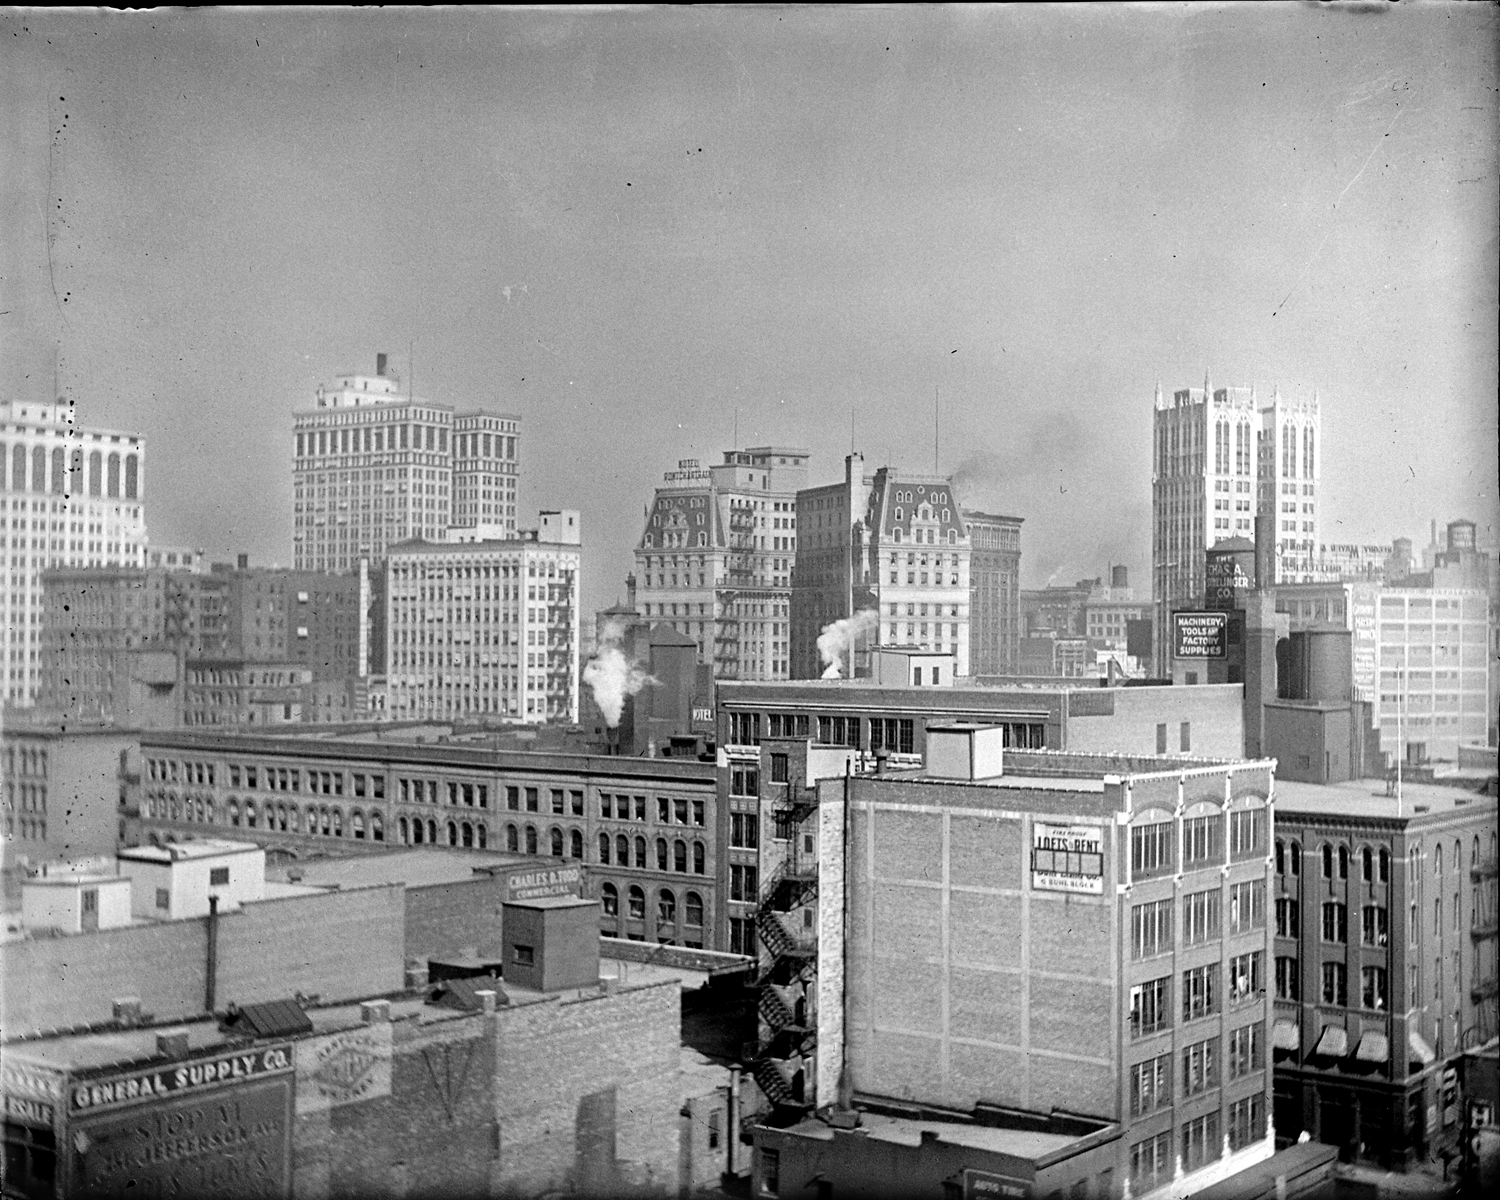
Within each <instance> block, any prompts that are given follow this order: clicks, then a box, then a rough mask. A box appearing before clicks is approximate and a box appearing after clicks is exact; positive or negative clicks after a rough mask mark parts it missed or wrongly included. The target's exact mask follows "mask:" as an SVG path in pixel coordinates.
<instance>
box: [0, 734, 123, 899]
mask: <svg viewBox="0 0 1500 1200" xmlns="http://www.w3.org/2000/svg"><path fill="white" fill-rule="evenodd" d="M133 749H134V739H133V738H132V737H131V736H130V735H129V734H126V733H123V732H120V731H118V730H115V729H111V728H107V727H103V726H94V727H92V728H90V727H87V726H85V727H83V728H79V727H77V726H63V725H58V724H51V723H47V722H44V721H41V720H23V719H20V717H19V716H18V715H12V716H11V717H10V718H8V719H7V721H6V723H5V728H4V730H3V731H0V770H3V773H4V787H5V796H4V806H5V807H4V819H5V826H4V832H5V836H4V839H3V840H0V847H3V852H4V858H3V867H4V869H5V870H6V871H9V870H10V869H11V868H12V867H14V866H15V865H16V864H17V863H18V862H19V861H20V860H23V859H24V860H26V861H27V862H30V863H40V862H48V861H52V860H56V859H63V858H75V859H76V858H89V857H92V856H94V855H99V854H111V855H112V854H113V853H114V851H115V847H116V846H117V845H118V844H119V842H118V839H119V835H120V832H121V828H120V820H119V817H120V809H119V806H120V803H121V802H122V800H123V798H124V790H125V787H126V784H127V782H128V779H129V778H130V776H129V765H130V760H131V754H132V751H133Z"/></svg>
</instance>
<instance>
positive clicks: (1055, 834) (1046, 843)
mask: <svg viewBox="0 0 1500 1200" xmlns="http://www.w3.org/2000/svg"><path fill="white" fill-rule="evenodd" d="M1031 886H1032V887H1034V888H1038V889H1040V890H1042V891H1047V892H1083V893H1086V894H1088V895H1093V896H1102V895H1103V894H1104V831H1103V830H1102V829H1100V828H1099V827H1098V826H1097V825H1047V824H1044V823H1043V822H1041V821H1036V822H1033V823H1032V826H1031Z"/></svg>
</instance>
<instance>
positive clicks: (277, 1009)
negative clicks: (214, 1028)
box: [219, 1000, 313, 1038]
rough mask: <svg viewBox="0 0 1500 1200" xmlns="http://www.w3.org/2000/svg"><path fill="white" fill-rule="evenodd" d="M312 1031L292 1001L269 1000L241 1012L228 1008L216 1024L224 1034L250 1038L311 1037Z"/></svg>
mask: <svg viewBox="0 0 1500 1200" xmlns="http://www.w3.org/2000/svg"><path fill="white" fill-rule="evenodd" d="M312 1028H313V1024H312V1021H310V1020H309V1019H308V1016H307V1014H306V1013H305V1012H303V1011H302V1006H301V1005H300V1004H298V1003H297V1001H295V1000H270V1001H267V1002H266V1003H265V1004H247V1005H245V1006H244V1007H243V1008H241V1007H240V1006H239V1005H237V1004H231V1005H230V1006H229V1009H228V1011H226V1012H225V1014H224V1019H223V1021H221V1022H220V1023H219V1029H220V1030H221V1031H222V1032H224V1033H229V1034H238V1035H239V1036H240V1037H250V1038H272V1037H291V1036H292V1035H294V1034H299V1033H311V1032H312Z"/></svg>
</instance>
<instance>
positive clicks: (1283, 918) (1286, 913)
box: [1276, 896, 1302, 938]
mask: <svg viewBox="0 0 1500 1200" xmlns="http://www.w3.org/2000/svg"><path fill="white" fill-rule="evenodd" d="M1300 912H1301V905H1300V904H1299V903H1298V902H1297V901H1296V900H1293V899H1291V898H1290V897H1289V896H1278V897H1277V899H1276V936H1277V937H1286V938H1296V937H1301V936H1302V923H1301V918H1300Z"/></svg>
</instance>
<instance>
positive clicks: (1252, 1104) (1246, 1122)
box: [1229, 1092, 1266, 1150]
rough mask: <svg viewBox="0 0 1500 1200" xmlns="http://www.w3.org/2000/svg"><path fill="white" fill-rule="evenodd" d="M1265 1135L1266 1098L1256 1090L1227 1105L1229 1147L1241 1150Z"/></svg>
mask: <svg viewBox="0 0 1500 1200" xmlns="http://www.w3.org/2000/svg"><path fill="white" fill-rule="evenodd" d="M1265 1136H1266V1098H1265V1096H1264V1095H1262V1094H1260V1093H1259V1092H1257V1093H1256V1094H1255V1095H1253V1096H1246V1097H1245V1098H1244V1099H1243V1100H1236V1101H1235V1102H1234V1103H1233V1104H1231V1105H1230V1106H1229V1148H1230V1150H1243V1149H1244V1148H1245V1147H1246V1146H1248V1145H1250V1144H1251V1143H1252V1142H1258V1141H1260V1139H1261V1138H1263V1137H1265Z"/></svg>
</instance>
